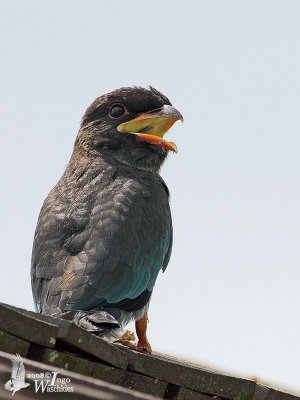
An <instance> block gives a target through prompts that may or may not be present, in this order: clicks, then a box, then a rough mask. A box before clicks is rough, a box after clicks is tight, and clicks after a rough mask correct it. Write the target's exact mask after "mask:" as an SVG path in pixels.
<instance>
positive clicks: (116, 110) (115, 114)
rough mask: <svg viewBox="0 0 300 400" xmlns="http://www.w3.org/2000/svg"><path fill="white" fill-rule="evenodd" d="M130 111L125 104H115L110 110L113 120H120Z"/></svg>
mask: <svg viewBox="0 0 300 400" xmlns="http://www.w3.org/2000/svg"><path fill="white" fill-rule="evenodd" d="M127 112H128V111H127V109H126V107H125V106H123V104H113V105H112V106H111V107H110V109H109V114H108V115H109V116H110V117H111V118H120V117H122V116H123V115H124V114H126V113H127Z"/></svg>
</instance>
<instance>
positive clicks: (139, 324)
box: [115, 313, 152, 354]
mask: <svg viewBox="0 0 300 400" xmlns="http://www.w3.org/2000/svg"><path fill="white" fill-rule="evenodd" d="M147 325H148V319H147V313H145V314H144V316H143V317H142V318H141V319H139V320H138V321H135V330H136V334H137V337H138V339H139V340H138V344H137V345H135V344H133V343H131V342H130V341H129V340H122V339H120V340H117V341H116V342H115V343H121V344H122V345H123V346H126V347H129V348H130V349H132V350H135V351H138V352H139V353H145V354H150V353H152V349H151V346H150V343H149V342H148V339H147V336H146V331H147Z"/></svg>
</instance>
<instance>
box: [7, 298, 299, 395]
mask: <svg viewBox="0 0 300 400" xmlns="http://www.w3.org/2000/svg"><path fill="white" fill-rule="evenodd" d="M16 353H17V354H20V356H21V357H22V358H23V361H24V365H25V371H26V378H25V381H26V382H28V383H30V386H28V387H26V388H24V389H21V390H20V391H18V392H16V394H15V395H14V396H15V397H16V399H21V400H22V399H32V398H42V399H44V400H47V399H49V398H56V399H76V400H77V399H79V400H81V399H105V400H123V399H124V400H125V399H126V400H127V399H128V400H129V399H136V400H139V399H140V400H143V399H145V400H146V399H148V400H150V399H157V398H158V399H169V400H212V399H215V400H277V399H278V400H296V399H299V400H300V397H298V396H296V395H292V394H288V393H284V392H281V391H279V390H276V389H274V388H269V387H267V386H264V385H261V384H259V383H257V382H255V381H253V380H249V379H244V378H239V377H234V376H230V375H228V374H226V373H224V372H220V371H216V370H212V369H210V368H207V367H204V366H201V365H197V364H194V363H190V362H188V361H184V360H179V359H176V358H173V357H171V356H168V355H164V354H159V353H154V354H151V355H144V354H140V353H136V352H134V351H132V350H129V349H126V348H124V347H122V346H120V345H116V344H110V343H107V342H106V341H105V340H103V339H101V338H99V337H97V336H95V335H93V334H91V333H89V332H87V331H85V330H83V329H81V328H79V327H78V326H76V325H74V324H72V323H70V322H68V321H64V320H60V319H55V318H52V317H48V316H44V315H41V314H36V313H34V312H31V311H27V310H23V309H20V308H16V307H13V306H10V305H7V304H3V303H0V399H8V398H11V394H10V392H8V391H7V390H5V389H4V384H5V382H7V381H8V380H9V379H10V374H11V368H12V364H11V357H12V354H16ZM55 372H58V374H57V375H55ZM53 374H54V375H55V377H59V379H58V382H59V385H58V386H59V388H58V389H56V390H55V389H54V385H52V383H53V382H52V378H53ZM47 379H48V386H49V387H48V386H47V385H46V386H45V384H46V382H47ZM41 381H42V382H43V384H44V386H43V384H42V386H41ZM56 386H57V385H56ZM43 387H45V390H44V392H43V391H42V389H43ZM62 387H63V388H64V390H65V391H62V389H60V388H62ZM37 389H38V390H37ZM53 391H56V393H55V394H54V393H53Z"/></svg>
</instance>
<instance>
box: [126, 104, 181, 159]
mask: <svg viewBox="0 0 300 400" xmlns="http://www.w3.org/2000/svg"><path fill="white" fill-rule="evenodd" d="M178 120H180V121H182V122H183V117H182V115H181V114H180V112H179V111H178V110H176V108H174V107H172V106H169V105H164V106H163V107H161V108H157V109H155V110H151V111H148V112H146V113H142V114H140V115H139V116H138V117H137V118H134V119H132V120H131V121H128V122H124V123H123V124H120V125H119V126H118V131H120V132H128V133H133V134H134V135H137V138H138V140H142V141H145V142H148V143H151V144H154V145H156V146H159V147H162V148H163V149H164V150H171V151H174V152H175V153H177V152H178V150H177V147H176V144H175V143H173V142H167V141H166V140H165V139H164V138H163V136H164V134H165V133H166V132H167V131H168V130H169V129H170V128H171V126H172V125H173V124H174V123H175V122H176V121H178Z"/></svg>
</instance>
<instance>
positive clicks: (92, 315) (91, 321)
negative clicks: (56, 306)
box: [55, 310, 124, 341]
mask: <svg viewBox="0 0 300 400" xmlns="http://www.w3.org/2000/svg"><path fill="white" fill-rule="evenodd" d="M55 316H56V317H59V318H63V319H67V320H69V321H72V322H74V323H75V324H76V325H78V326H80V327H81V328H83V329H85V330H86V331H88V332H92V333H94V334H96V335H97V336H100V337H102V338H103V339H106V340H108V341H115V340H118V339H119V338H120V337H121V336H122V335H123V334H124V330H123V329H122V328H121V327H120V325H119V322H118V320H117V319H116V318H115V317H114V316H112V315H111V314H110V313H108V312H107V311H104V310H90V311H67V312H62V313H60V314H56V315H55Z"/></svg>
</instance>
